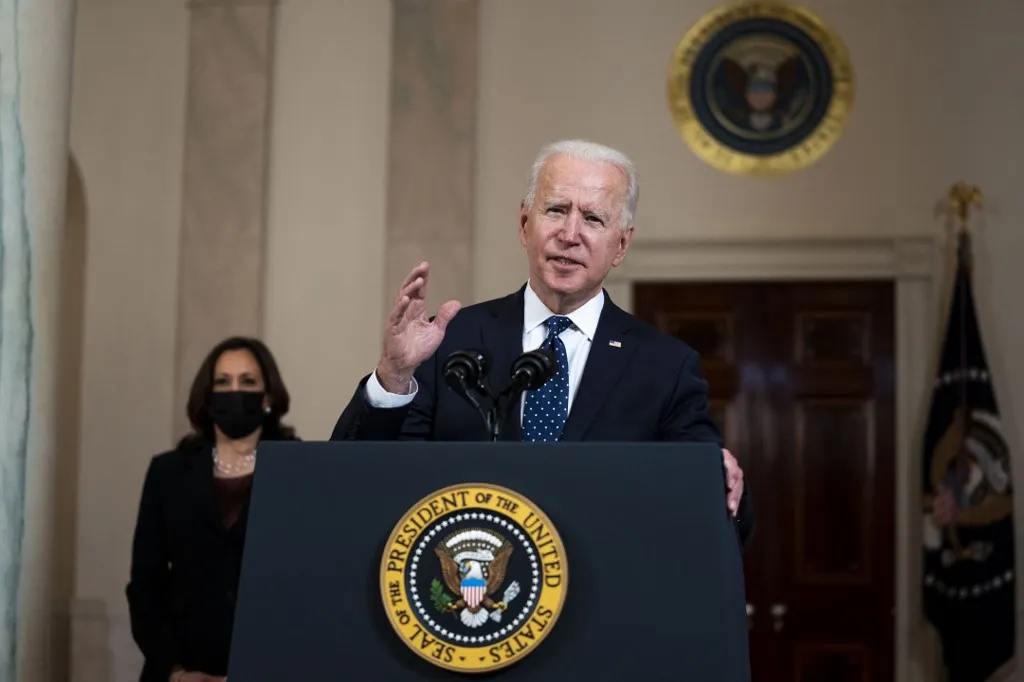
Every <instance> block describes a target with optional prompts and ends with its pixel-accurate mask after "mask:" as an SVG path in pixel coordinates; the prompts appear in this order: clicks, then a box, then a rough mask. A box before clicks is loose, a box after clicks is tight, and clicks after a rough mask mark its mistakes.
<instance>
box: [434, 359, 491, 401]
mask: <svg viewBox="0 0 1024 682" xmlns="http://www.w3.org/2000/svg"><path fill="white" fill-rule="evenodd" d="M490 365H491V361H490V357H489V356H488V355H487V352H486V351H483V350H477V349H475V348H473V349H468V350H457V351H455V352H454V353H452V354H451V355H449V356H448V359H447V360H445V361H444V368H443V370H442V373H443V375H444V380H445V383H446V384H448V386H449V387H450V388H451V389H452V390H453V391H455V392H456V393H459V394H462V393H465V392H466V391H468V390H469V387H470V386H472V387H473V388H477V389H480V390H481V391H482V392H484V393H486V389H485V388H484V386H483V378H484V377H485V376H486V375H487V371H488V370H489V369H490V368H491V367H490Z"/></svg>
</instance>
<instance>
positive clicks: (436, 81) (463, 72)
mask: <svg viewBox="0 0 1024 682" xmlns="http://www.w3.org/2000/svg"><path fill="white" fill-rule="evenodd" d="M393 6H394V15H393V29H392V31H393V35H392V41H391V44H392V48H391V49H392V54H391V64H392V66H391V131H390V139H389V144H388V147H389V160H388V205H387V226H386V230H387V241H386V247H385V248H386V256H385V268H384V271H385V282H384V286H385V291H386V292H387V295H386V296H385V301H384V302H385V310H386V311H390V309H391V306H392V305H394V295H395V294H396V293H397V291H398V286H399V285H400V284H401V283H402V280H403V279H404V278H405V275H406V274H407V273H408V271H409V270H411V269H412V268H413V267H414V266H415V265H416V264H417V263H419V262H420V261H423V260H426V261H428V262H430V265H431V268H430V286H429V289H428V295H429V300H428V309H429V310H436V308H437V306H438V305H440V304H441V303H443V302H444V301H447V300H449V299H458V300H460V301H462V303H463V305H466V304H469V303H472V302H473V301H472V296H473V230H474V224H473V222H474V215H475V214H474V196H473V195H474V172H475V160H476V92H477V88H476V71H477V40H478V38H477V32H478V18H479V3H478V2H477V0H393Z"/></svg>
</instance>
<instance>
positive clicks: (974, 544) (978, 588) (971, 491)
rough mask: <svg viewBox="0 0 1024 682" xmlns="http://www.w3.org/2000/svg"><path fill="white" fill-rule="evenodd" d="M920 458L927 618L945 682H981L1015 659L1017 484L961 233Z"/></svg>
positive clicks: (967, 240) (966, 245)
mask: <svg viewBox="0 0 1024 682" xmlns="http://www.w3.org/2000/svg"><path fill="white" fill-rule="evenodd" d="M923 454H924V457H923V463H924V471H923V474H924V503H925V509H924V611H925V615H926V617H927V618H928V620H929V621H930V622H931V623H932V625H934V627H935V628H936V630H937V632H938V634H939V637H940V639H941V642H942V654H943V660H944V662H945V667H946V669H947V671H948V674H949V682H984V681H985V680H988V679H989V678H990V677H991V676H992V674H993V673H995V672H996V671H998V670H999V669H1000V668H1002V667H1003V666H1005V665H1006V664H1007V663H1010V662H1011V661H1012V660H1013V657H1014V638H1015V633H1014V630H1015V627H1016V623H1015V612H1016V607H1015V599H1014V595H1015V582H1016V574H1015V572H1014V538H1013V484H1012V481H1011V467H1010V453H1009V448H1008V447H1007V445H1006V441H1005V439H1004V437H1003V434H1002V431H1001V428H1000V419H999V407H998V405H997V403H996V395H995V391H994V389H993V387H992V375H991V372H990V370H989V367H988V363H987V362H986V360H985V351H984V347H983V344H982V341H981V330H980V328H979V325H978V318H977V315H976V313H975V308H974V296H973V293H972V291H971V255H970V237H969V235H967V234H966V232H964V233H962V234H961V235H960V237H959V241H958V244H957V268H956V278H955V283H954V287H953V295H952V299H951V303H950V309H949V319H948V322H947V324H946V331H945V338H944V340H943V343H942V356H941V359H940V361H939V369H938V374H937V377H936V380H935V385H934V388H933V390H932V396H931V411H930V413H929V415H928V422H927V427H926V430H925V437H924V453H923Z"/></svg>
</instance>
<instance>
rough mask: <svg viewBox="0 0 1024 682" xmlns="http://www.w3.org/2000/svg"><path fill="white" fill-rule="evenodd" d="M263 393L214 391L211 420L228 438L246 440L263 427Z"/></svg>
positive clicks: (264, 416) (265, 414)
mask: <svg viewBox="0 0 1024 682" xmlns="http://www.w3.org/2000/svg"><path fill="white" fill-rule="evenodd" d="M263 397H264V394H263V392H262V391H214V392H213V394H212V395H211V396H210V419H212V420H213V423H214V424H216V425H217V428H218V429H220V430H221V432H222V433H223V434H224V435H225V436H227V437H228V438H232V439H237V438H245V437H246V436H248V435H249V434H251V433H252V432H253V431H255V430H256V429H258V428H260V427H261V426H263V420H264V419H265V418H266V416H267V413H266V412H265V411H264V410H263Z"/></svg>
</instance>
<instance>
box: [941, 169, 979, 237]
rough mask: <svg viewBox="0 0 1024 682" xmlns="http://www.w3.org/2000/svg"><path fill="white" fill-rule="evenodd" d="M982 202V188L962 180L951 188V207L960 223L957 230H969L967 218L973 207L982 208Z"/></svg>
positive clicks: (962, 231)
mask: <svg viewBox="0 0 1024 682" xmlns="http://www.w3.org/2000/svg"><path fill="white" fill-rule="evenodd" d="M981 202H982V195H981V190H980V189H978V188H977V187H974V186H972V185H968V184H967V183H966V182H964V181H962V180H961V181H960V182H958V183H956V184H955V185H953V186H952V187H950V188H949V208H950V210H951V211H952V212H953V214H954V215H955V216H956V218H957V221H958V223H959V224H958V225H957V228H958V229H957V232H960V233H964V232H967V219H968V218H969V217H970V214H971V207H975V208H981V205H982V204H981Z"/></svg>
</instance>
